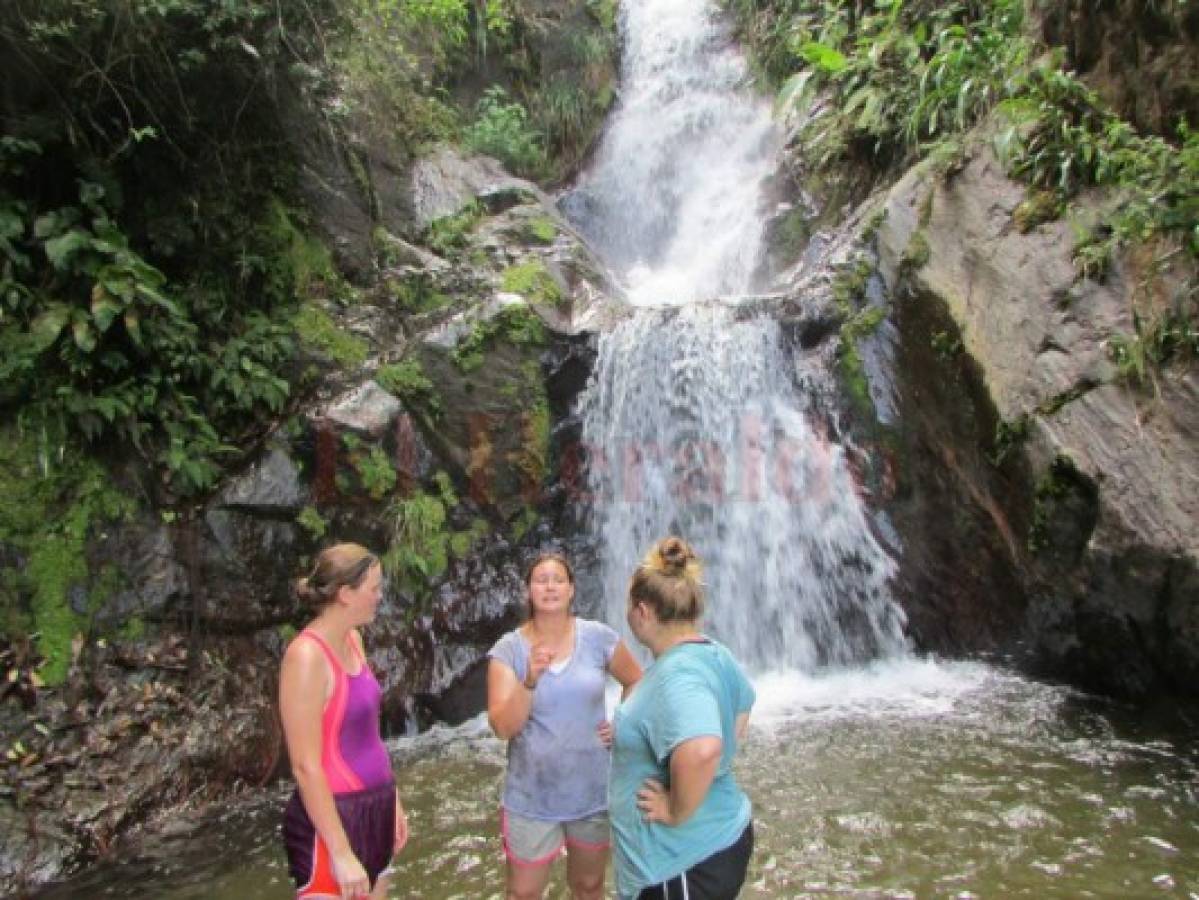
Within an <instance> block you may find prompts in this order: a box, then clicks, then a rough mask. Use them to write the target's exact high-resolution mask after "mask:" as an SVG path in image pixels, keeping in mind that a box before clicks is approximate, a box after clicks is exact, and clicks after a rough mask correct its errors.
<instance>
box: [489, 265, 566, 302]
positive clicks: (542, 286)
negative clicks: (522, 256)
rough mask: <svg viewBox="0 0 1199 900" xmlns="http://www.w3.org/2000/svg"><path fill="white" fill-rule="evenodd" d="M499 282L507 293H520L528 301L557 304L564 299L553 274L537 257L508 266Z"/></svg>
mask: <svg viewBox="0 0 1199 900" xmlns="http://www.w3.org/2000/svg"><path fill="white" fill-rule="evenodd" d="M500 284H501V286H502V287H503V289H504V290H505V291H507V292H508V293H511V294H520V295H521V296H522V297H524V298H525V299H526V300H528V301H529V302H530V303H548V304H550V305H553V306H557V305H558V304H560V303H562V302H563V300H565V299H566V298H565V297H564V296H563V294H562V289H561V288H560V287H558V282H556V281H555V280H554V276H553V275H551V274H550V272H549V270H548V269H547V268H546V267H545V264H544V263H542V262H541V260H538V259H529V260H526V261H525V262H523V263H519V264H518V265H515V266H509V267H508V268H507V269H505V270H504V273H503V275H501V276H500Z"/></svg>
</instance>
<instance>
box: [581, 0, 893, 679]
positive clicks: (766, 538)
mask: <svg viewBox="0 0 1199 900" xmlns="http://www.w3.org/2000/svg"><path fill="white" fill-rule="evenodd" d="M621 29H622V37H623V40H624V48H625V50H624V54H623V69H622V92H621V101H620V103H619V105H618V107H617V109H616V110H615V112H614V113H613V116H612V119H611V121H610V122H609V125H608V128H607V130H606V132H605V135H604V138H603V140H602V142H601V145H600V148H599V150H598V152H597V155H596V158H595V162H594V165H593V166H592V167H591V169H590V170H589V171H588V172H587V173H585V175H584V176H583V178H582V179H581V180H580V184H579V186H578V187H577V188H576V189H575V190H574V191H572V192H571V193H570V194H568V195H567V196H565V197H564V198H563V201H562V206H563V209H564V210H565V212H566V213H567V215H568V216H570V217H571V219H572V220H573V222H574V223H575V225H576V226H577V227H578V228H579V230H580V231H581V232H582V233H583V234H584V235H586V236H587V237H588V239H589V240H590V242H591V243H592V245H593V247H594V248H595V249H596V251H597V252H598V253H599V254H600V255H601V256H602V257H603V258H604V259H605V260H606V261H607V262H608V263H609V264H610V265H611V267H612V268H613V270H614V271H615V272H616V273H617V274H618V276H619V277H620V278H622V279H624V281H625V283H626V286H627V288H628V294H629V297H630V300H631V302H632V304H633V306H634V307H635V310H634V314H633V315H631V316H630V317H629V318H628V319H626V320H625V321H624V322H622V323H620V324H619V325H617V326H616V327H615V328H614V329H613V330H612V331H610V332H608V333H607V334H605V335H603V336H602V338H601V339H600V345H599V356H598V361H597V364H596V370H595V373H594V375H593V377H592V380H591V382H590V384H589V385H588V387H587V389H586V390H585V391H584V393H583V396H582V397H581V399H580V405H581V414H582V419H583V443H584V447H585V448H587V453H588V461H589V466H588V475H587V477H588V486H589V492H590V503H591V527H592V530H593V531H592V535H591V537H592V539H593V541H594V543H595V546H596V547H597V552H598V555H599V564H600V571H601V575H600V578H601V584H602V590H603V595H604V598H605V599H604V602H605V603H606V617H607V619H608V621H609V622H610V623H612V624H614V625H618V626H619V627H622V628H624V627H625V626H624V612H625V591H626V588H627V584H628V578H629V575H630V574H631V572H632V569H633V567H634V566H635V565H636V564H637V562H638V561H639V560H640V559H641V557H642V556H643V554H644V553H645V551H646V550H647V549H648V547H649V546H650V545H651V544H652V542H653V541H654V540H655V539H657V538H659V537H662V536H664V535H666V534H670V533H675V534H679V535H682V536H683V537H685V538H686V539H687V540H688V541H689V542H691V544H692V545H693V546H694V547H695V548H696V549H697V551H698V552H699V554H700V555H701V556H702V557H703V558H704V560H705V563H706V574H705V583H706V588H707V595H708V600H709V603H708V612H707V614H706V616H705V620H704V627H705V630H706V631H707V632H708V633H710V634H712V635H713V636H714V637H716V638H718V639H719V640H721V641H723V642H725V643H726V644H728V645H729V646H730V647H731V648H732V649H733V651H734V652H735V653H736V654H737V655H738V657H739V658H741V659H742V660H743V661H745V662H746V663H748V664H750V665H751V666H753V667H754V668H757V669H768V668H772V669H773V668H789V669H799V670H801V671H812V670H814V669H817V668H820V667H825V666H845V665H851V664H854V663H860V662H864V661H866V660H869V659H874V658H877V657H881V656H889V655H895V654H898V653H901V652H902V651H903V648H904V638H903V615H902V612H901V611H900V610H899V608H898V606H896V604H895V603H894V601H893V600H892V598H891V596H890V593H889V590H888V582H889V579H890V577H891V575H892V574H893V572H894V562H893V561H892V560H891V559H890V557H889V556H888V555H887V554H886V553H885V552H884V551H883V549H882V548H881V547H880V546H879V544H878V543H877V541H876V540H875V539H874V537H873V535H872V533H871V531H870V528H869V522H868V516H867V513H866V511H865V510H864V508H863V506H862V504H861V502H860V500H859V497H858V495H857V493H856V491H855V485H854V480H853V477H852V474H851V471H850V469H849V467H848V466H847V465H846V461H845V454H844V450H843V448H842V447H840V446H839V445H838V444H836V443H834V442H833V441H831V440H829V438H828V436H827V435H826V434H825V433H824V431H823V429H821V428H819V427H817V426H815V425H814V424H813V421H814V420H813V419H811V418H810V417H809V416H808V415H807V414H806V412H805V406H806V400H805V397H804V396H803V394H802V393H801V391H800V390H799V389H798V387H797V385H796V380H795V378H794V377H793V372H794V368H795V367H794V362H793V361H792V360H791V358H790V352H789V351H788V350H787V348H786V345H785V342H784V340H783V337H782V334H781V329H780V328H779V326H778V324H777V323H776V322H774V321H773V320H772V319H770V318H769V317H768V316H762V315H757V316H746V315H744V314H742V311H741V310H738V309H737V305H736V296H737V295H739V294H743V293H746V292H748V291H749V290H751V289H752V287H753V285H752V284H751V279H752V273H753V271H754V269H755V266H756V264H757V262H758V257H759V254H760V248H761V241H762V220H763V216H762V213H761V210H760V209H759V206H760V196H761V193H762V190H761V189H762V184H763V182H764V180H765V179H766V178H767V177H768V176H769V175H770V174H771V172H773V171H774V170H775V169H776V167H777V164H778V160H777V152H778V140H777V135H776V134H775V132H774V129H773V126H772V123H771V117H770V110H769V107H768V105H767V104H766V103H765V102H764V101H763V100H762V99H761V98H759V97H757V96H756V95H754V94H753V93H752V92H751V91H750V90H749V89H748V87H747V78H746V69H745V63H744V60H743V58H742V56H741V55H740V53H739V52H738V50H737V48H736V47H735V45H734V44H733V42H732V40H731V38H730V36H729V34H728V33H727V31H726V30H724V29H723V28H722V27H721V25H720V23H719V20H718V19H717V18H716V10H715V8H714V7H713V6H711V5H709V4H706V3H704V2H703V0H633V2H627V3H625V4H624V5H623V6H622V19H621Z"/></svg>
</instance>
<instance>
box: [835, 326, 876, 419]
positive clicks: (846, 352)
mask: <svg viewBox="0 0 1199 900" xmlns="http://www.w3.org/2000/svg"><path fill="white" fill-rule="evenodd" d="M886 316H887V311H886V309H885V308H884V307H881V306H871V307H867V308H866V309H863V310H861V311H859V312H858V313H857V314H856V315H854V316H853V317H852V318H851V319H850V320H849V321H847V322H846V323H845V324H844V325H842V326H841V344H840V347H839V348H838V351H837V364H838V367H839V369H840V373H841V380H842V383H843V384H844V385H845V388H846V390H847V391H848V392H849V398H850V400H851V401H852V403H853V405H854V407H855V408H856V409H857V410H858V411H859V412H860V413H862V414H863V415H866V416H873V414H874V400H873V399H871V397H870V382H869V379H868V378H867V376H866V367H865V365H864V364H863V363H862V355H861V352H860V351H859V349H858V343H859V342H860V341H861V339H862V338H863V337H866V336H867V335H870V334H873V333H874V332H875V331H876V330H877V329H878V326H879V325H880V324H881V323H882V321H883V319H885V318H886Z"/></svg>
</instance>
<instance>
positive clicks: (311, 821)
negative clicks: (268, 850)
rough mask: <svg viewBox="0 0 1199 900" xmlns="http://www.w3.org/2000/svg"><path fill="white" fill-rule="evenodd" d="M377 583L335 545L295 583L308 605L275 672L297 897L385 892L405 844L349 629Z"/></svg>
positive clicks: (371, 568)
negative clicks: (288, 772)
mask: <svg viewBox="0 0 1199 900" xmlns="http://www.w3.org/2000/svg"><path fill="white" fill-rule="evenodd" d="M382 582H383V571H382V568H381V567H380V565H379V560H378V559H377V558H376V557H375V556H374V555H373V554H372V553H370V552H369V551H367V550H366V549H365V548H363V547H360V546H358V545H357V544H337V545H336V546H333V547H329V548H328V549H326V550H323V551H322V552H321V553H320V554H319V555H318V556H317V558H316V565H315V566H314V567H313V569H312V573H311V574H310V575H308V576H307V577H306V578H301V579H299V580H298V581H297V582H296V585H295V589H296V595H297V596H298V597H299V598H300V599H301V600H303V601H305V602H307V603H309V604H311V605H312V606H313V607H314V608H315V609H316V611H317V615H316V618H314V619H313V620H312V621H311V622H309V623H308V626H307V627H306V628H305V629H304V630H303V631H302V632H301V633H300V634H299V635H297V636H296V639H295V640H294V641H292V642H291V645H290V646H289V647H288V648H287V652H286V653H285V654H284V656H283V669H282V672H281V673H280V676H279V710H280V713H281V715H282V718H283V733H284V736H285V737H286V739H287V752H288V756H289V758H290V759H291V768H292V772H293V773H294V775H295V778H296V788H297V789H296V793H295V794H294V795H293V796H292V798H291V801H290V802H289V803H288V805H287V810H286V812H285V813H284V819H283V841H284V845H285V846H286V848H287V858H288V864H289V867H290V870H291V875H292V878H294V879H295V882H296V896H297V897H305V898H309V897H312V898H316V897H322V898H340V900H349V898H354V897H368V896H369V897H371V898H383V897H385V896H386V895H387V881H388V878H387V867H388V865H389V864H390V862H391V857H392V855H393V853H397V852H399V850H400V848H401V847H403V846H404V844H405V842H406V841H407V840H408V820H407V817H406V816H405V814H404V808H403V806H401V804H400V798H399V794H398V792H397V791H396V786H395V778H394V776H393V775H392V771H391V759H390V758H389V757H388V755H387V748H386V747H384V746H383V741H382V740H381V738H380V736H379V705H380V698H381V695H382V691H381V690H380V688H379V682H378V681H376V680H375V676H374V675H373V674H372V673H371V670H370V667H369V666H367V664H366V654H365V652H364V651H363V646H362V637H361V635H359V634H358V628H359V627H360V626H362V625H366V624H367V623H369V622H370V621H371V620H373V619H374V618H375V610H376V609H377V608H378V606H379V600H380V598H381V597H382V595H383V589H382Z"/></svg>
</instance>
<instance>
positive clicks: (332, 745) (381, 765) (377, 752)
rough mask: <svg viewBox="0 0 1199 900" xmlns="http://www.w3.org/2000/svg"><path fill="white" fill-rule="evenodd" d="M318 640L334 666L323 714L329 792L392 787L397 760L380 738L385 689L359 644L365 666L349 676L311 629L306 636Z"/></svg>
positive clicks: (323, 757) (324, 765)
mask: <svg viewBox="0 0 1199 900" xmlns="http://www.w3.org/2000/svg"><path fill="white" fill-rule="evenodd" d="M301 634H303V635H304V636H306V637H309V638H311V639H312V640H314V641H316V643H317V645H318V646H319V647H320V648H321V650H322V651H324V654H325V658H326V659H328V660H329V665H330V666H331V667H332V668H333V677H334V686H333V695H332V696H331V697H330V698H329V700H328V702H326V703H325V710H324V712H323V713H322V714H321V768H322V769H324V772H325V779H326V781H328V783H329V790H331V791H332V792H333V793H334V794H349V793H352V792H354V791H361V790H367V789H370V788H374V787H378V786H379V785H382V784H391V783H392V781H394V776H393V775H392V772H391V759H390V757H388V755H387V748H386V747H384V746H383V739H382V738H381V737H380V736H379V709H380V706H381V701H382V697H383V689H382V688H381V687H379V682H378V680H377V679H376V678H375V676H374V674H373V673H372V672H371V670H370V666H368V665H367V664H366V659H365V657H363V655H362V651H361V650H359V649H358V643H357V642H356V641H355V642H353V643H354V653H355V655H356V656H357V657H358V661H359V663H361V666H360V668H359V670H358V674H357V675H353V676H351V675H348V674H346V671H345V669H344V668H342V665H341V662H340V661H339V660H338V658H337V654H336V653H334V652H333V650H332V648H330V646H329V645H328V644H327V643H325V639H324V638H322V637H321V636H320V635H319V634H317V633H316V632H315V631H313V630H311V629H305V630H304V631H302V632H301Z"/></svg>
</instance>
